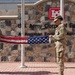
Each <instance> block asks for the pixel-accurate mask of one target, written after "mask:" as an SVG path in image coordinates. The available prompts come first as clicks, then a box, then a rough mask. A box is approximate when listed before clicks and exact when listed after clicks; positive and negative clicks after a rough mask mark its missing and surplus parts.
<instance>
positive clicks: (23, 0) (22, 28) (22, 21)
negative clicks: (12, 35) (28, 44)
mask: <svg viewBox="0 0 75 75" xmlns="http://www.w3.org/2000/svg"><path fill="white" fill-rule="evenodd" d="M24 3H25V0H21V36H24V35H25V21H24V15H25V14H24V11H25V9H24ZM24 62H25V48H24V44H21V66H20V67H21V68H24V67H26V66H25V65H24Z"/></svg>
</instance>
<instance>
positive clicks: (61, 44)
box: [53, 24, 66, 75]
mask: <svg viewBox="0 0 75 75" xmlns="http://www.w3.org/2000/svg"><path fill="white" fill-rule="evenodd" d="M53 39H54V40H55V48H56V59H57V63H58V65H59V75H63V72H64V51H65V45H66V29H65V27H64V25H63V24H60V25H59V26H58V27H57V28H56V30H55V35H54V36H53Z"/></svg>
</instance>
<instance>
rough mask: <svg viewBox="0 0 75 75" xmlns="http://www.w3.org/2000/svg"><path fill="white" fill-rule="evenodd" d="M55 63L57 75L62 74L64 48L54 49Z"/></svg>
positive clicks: (61, 46)
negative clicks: (57, 69)
mask: <svg viewBox="0 0 75 75" xmlns="http://www.w3.org/2000/svg"><path fill="white" fill-rule="evenodd" d="M56 61H57V63H58V68H59V75H63V73H64V46H63V45H60V46H58V47H56Z"/></svg>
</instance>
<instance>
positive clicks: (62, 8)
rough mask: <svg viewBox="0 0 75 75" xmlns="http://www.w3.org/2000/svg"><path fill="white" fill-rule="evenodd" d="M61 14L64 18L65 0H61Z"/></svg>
mask: <svg viewBox="0 0 75 75" xmlns="http://www.w3.org/2000/svg"><path fill="white" fill-rule="evenodd" d="M60 15H61V16H62V17H63V18H64V0H60Z"/></svg>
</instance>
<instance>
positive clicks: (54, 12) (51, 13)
mask: <svg viewBox="0 0 75 75" xmlns="http://www.w3.org/2000/svg"><path fill="white" fill-rule="evenodd" d="M58 15H60V8H59V7H52V8H50V9H49V11H48V17H49V19H50V20H54V18H55V17H57V16H58Z"/></svg>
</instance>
